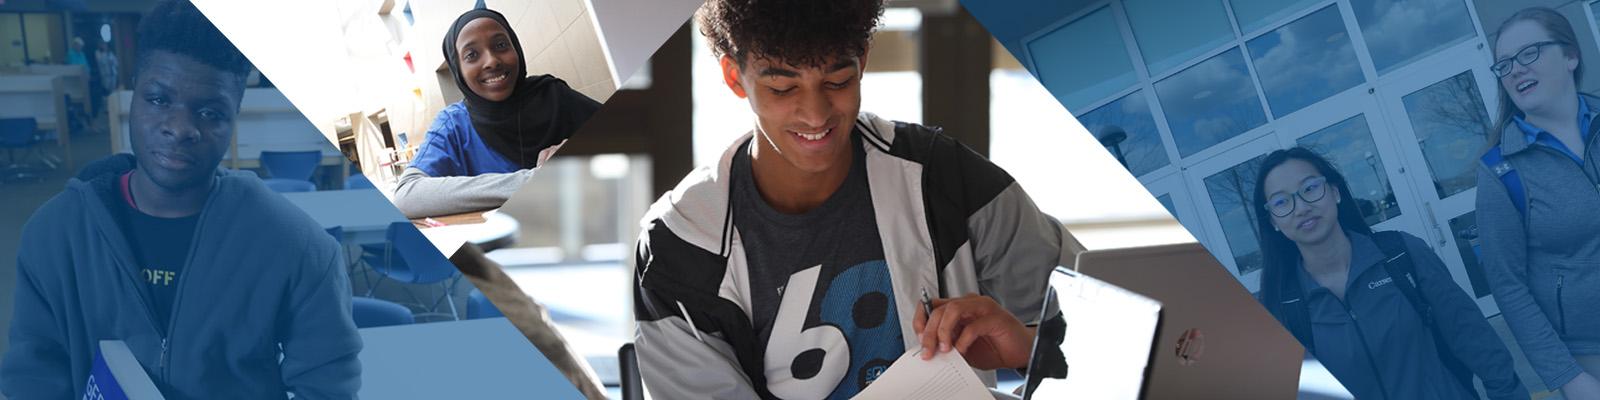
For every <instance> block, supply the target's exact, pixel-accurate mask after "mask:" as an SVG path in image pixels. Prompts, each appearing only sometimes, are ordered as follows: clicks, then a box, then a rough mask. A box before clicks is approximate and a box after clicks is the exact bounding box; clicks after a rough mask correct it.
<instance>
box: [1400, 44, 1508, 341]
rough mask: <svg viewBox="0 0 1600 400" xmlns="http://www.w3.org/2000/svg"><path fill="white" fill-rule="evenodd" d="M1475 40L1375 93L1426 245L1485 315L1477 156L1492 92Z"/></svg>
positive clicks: (1487, 300) (1488, 123)
mask: <svg viewBox="0 0 1600 400" xmlns="http://www.w3.org/2000/svg"><path fill="white" fill-rule="evenodd" d="M1489 58H1490V57H1489V54H1488V51H1487V50H1486V49H1484V47H1483V45H1482V42H1481V41H1478V40H1474V41H1469V42H1466V43H1461V44H1459V45H1456V46H1452V47H1450V48H1448V49H1446V50H1444V51H1441V52H1440V53H1439V54H1438V55H1436V56H1434V57H1430V58H1428V59H1426V60H1424V61H1422V62H1418V63H1417V64H1416V65H1413V66H1410V67H1408V68H1407V69H1405V70H1401V71H1396V73H1395V74H1392V75H1390V76H1388V77H1385V80H1384V82H1383V83H1381V84H1380V85H1379V87H1378V88H1377V95H1378V98H1379V99H1380V101H1381V102H1382V104H1383V109H1384V111H1385V113H1386V114H1388V115H1389V116H1390V118H1389V119H1388V125H1389V126H1388V127H1387V128H1388V129H1390V130H1391V131H1392V132H1393V133H1394V134H1392V135H1387V136H1388V139H1389V140H1392V141H1394V143H1393V147H1395V148H1396V149H1398V150H1399V151H1401V152H1402V153H1404V155H1405V157H1404V160H1405V164H1404V165H1403V166H1402V167H1403V170H1402V173H1401V174H1400V175H1397V176H1398V179H1404V180H1406V184H1404V185H1401V186H1404V187H1407V188H1409V190H1407V191H1408V192H1410V194H1411V195H1413V196H1415V197H1416V198H1417V201H1418V203H1419V204H1420V205H1421V207H1422V211H1423V214H1422V215H1423V217H1424V220H1425V221H1424V225H1425V227H1426V229H1425V230H1424V231H1423V232H1426V233H1427V235H1426V236H1424V235H1420V234H1419V235H1418V236H1421V237H1423V238H1424V239H1427V240H1428V244H1429V245H1430V246H1432V247H1433V248H1434V251H1435V252H1436V253H1438V254H1439V257H1440V258H1441V259H1443V260H1444V262H1445V265H1447V266H1448V267H1449V268H1450V273H1451V275H1452V276H1453V277H1454V278H1455V280H1456V283H1457V284H1459V285H1460V286H1461V287H1462V288H1463V289H1465V290H1466V291H1467V293H1468V294H1471V295H1472V296H1473V297H1474V298H1476V299H1477V301H1478V307H1479V308H1480V309H1482V310H1483V311H1484V314H1485V315H1493V314H1498V313H1499V308H1498V307H1497V306H1496V305H1495V304H1494V301H1493V298H1492V297H1490V290H1489V287H1488V284H1487V281H1486V280H1485V279H1484V274H1483V270H1482V268H1481V267H1479V265H1478V261H1477V247H1478V243H1477V239H1478V238H1477V223H1476V220H1475V214H1474V212H1473V211H1474V208H1475V202H1476V196H1477V165H1478V163H1479V161H1478V156H1479V155H1480V154H1482V151H1483V148H1484V141H1485V140H1486V137H1487V134H1488V131H1489V130H1490V129H1493V128H1492V125H1493V124H1494V121H1493V116H1492V115H1493V114H1492V113H1491V110H1494V109H1496V108H1494V107H1498V106H1497V105H1496V104H1495V97H1494V96H1496V95H1497V93H1498V92H1497V91H1496V88H1495V85H1496V82H1495V79H1494V75H1493V74H1491V73H1490V72H1489V70H1488V60H1489Z"/></svg>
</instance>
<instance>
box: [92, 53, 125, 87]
mask: <svg viewBox="0 0 1600 400" xmlns="http://www.w3.org/2000/svg"><path fill="white" fill-rule="evenodd" d="M94 60H95V65H96V66H98V67H100V88H101V89H105V93H111V92H115V91H117V86H118V84H119V83H118V82H117V68H120V67H121V65H120V64H119V63H118V62H117V53H116V52H115V51H112V50H111V44H110V43H106V42H100V47H99V48H97V49H95V52H94Z"/></svg>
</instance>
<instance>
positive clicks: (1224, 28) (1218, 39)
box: [1122, 0, 1233, 75]
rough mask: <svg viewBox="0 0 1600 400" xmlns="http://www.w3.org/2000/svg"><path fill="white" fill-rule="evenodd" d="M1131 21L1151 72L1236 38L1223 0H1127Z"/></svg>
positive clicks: (1134, 33) (1125, 4) (1178, 62)
mask: <svg viewBox="0 0 1600 400" xmlns="http://www.w3.org/2000/svg"><path fill="white" fill-rule="evenodd" d="M1122 7H1123V9H1124V10H1126V11H1127V12H1128V23H1129V25H1130V27H1131V28H1132V29H1133V38H1134V41H1135V42H1137V43H1139V54H1140V55H1142V56H1144V61H1145V66H1147V67H1149V68H1150V74H1151V75H1160V74H1161V73H1163V72H1165V71H1167V70H1170V69H1172V68H1173V67H1177V66H1178V65H1180V64H1183V63H1184V62H1185V61H1189V60H1191V59H1193V58H1195V57H1197V56H1199V55H1201V54H1204V53H1206V52H1209V51H1211V50H1216V49H1217V47H1218V46H1221V45H1222V44H1223V43H1226V42H1227V41H1229V40H1232V39H1233V27H1231V26H1229V25H1228V13H1227V11H1225V10H1223V8H1222V2H1220V1H1167V0H1126V1H1124V2H1123V3H1122Z"/></svg>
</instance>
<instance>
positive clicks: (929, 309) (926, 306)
mask: <svg viewBox="0 0 1600 400" xmlns="http://www.w3.org/2000/svg"><path fill="white" fill-rule="evenodd" d="M922 317H923V318H933V298H931V297H928V288H926V287H924V288H922Z"/></svg>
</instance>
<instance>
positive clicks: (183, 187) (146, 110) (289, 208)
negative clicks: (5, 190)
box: [0, 0, 362, 400]
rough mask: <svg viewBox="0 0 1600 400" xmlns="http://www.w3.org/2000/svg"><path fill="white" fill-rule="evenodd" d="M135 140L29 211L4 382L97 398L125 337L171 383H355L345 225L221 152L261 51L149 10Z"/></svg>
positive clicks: (303, 395)
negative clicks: (101, 351) (340, 233)
mask: <svg viewBox="0 0 1600 400" xmlns="http://www.w3.org/2000/svg"><path fill="white" fill-rule="evenodd" d="M138 35H139V36H138V38H139V48H138V50H137V53H135V54H136V58H135V61H134V67H135V72H134V80H133V87H132V89H133V101H132V104H131V105H130V106H129V109H128V128H129V140H130V144H131V147H132V150H133V154H116V155H112V156H109V157H106V158H103V159H100V160H98V161H95V162H93V163H91V164H89V165H88V166H86V167H84V168H83V170H82V171H80V172H79V173H78V175H77V177H76V178H74V179H71V180H69V181H68V182H67V185H66V189H65V190H63V191H62V192H61V193H60V194H59V195H56V196H55V197H54V198H52V199H50V200H49V201H48V202H46V203H45V204H44V205H42V206H40V207H39V209H38V210H36V211H35V212H34V214H33V216H32V217H31V218H30V219H29V220H28V222H27V224H26V225H25V226H24V227H23V229H22V236H21V240H20V243H19V245H18V248H19V249H20V250H19V251H18V254H17V276H16V282H17V286H16V290H15V292H14V293H12V295H13V296H14V302H13V304H12V307H13V309H12V312H13V314H12V315H13V320H12V321H11V324H10V326H11V328H10V336H9V338H10V347H9V348H8V349H7V351H6V353H5V355H4V359H3V360H0V361H3V362H0V394H4V396H5V397H7V398H10V399H13V400H31V399H77V398H85V397H84V393H85V387H86V384H87V383H88V381H89V376H90V371H91V368H92V367H91V366H92V364H93V360H94V357H95V354H96V352H97V349H98V348H99V347H98V342H99V341H101V340H120V341H122V342H124V343H125V344H126V345H127V346H128V348H129V349H130V350H131V351H132V353H133V356H134V358H136V359H137V360H138V363H139V366H141V367H143V369H144V372H145V373H146V374H147V375H149V377H150V379H151V380H152V381H153V382H154V383H155V385H156V388H157V390H159V391H161V392H162V394H163V395H164V396H165V397H166V398H169V399H270V398H277V399H283V398H285V397H286V396H287V395H289V394H293V396H294V398H296V399H308V400H314V399H350V398H354V397H355V395H356V391H357V389H358V388H359V387H360V385H361V379H360V374H361V364H360V362H359V360H358V359H357V354H358V353H359V352H360V351H361V346H362V343H361V337H360V336H358V335H357V333H356V327H355V322H354V321H353V320H352V319H351V315H350V314H351V309H350V307H351V305H350V281H349V278H348V277H346V275H345V265H344V257H343V255H342V254H341V250H340V247H339V244H338V242H336V241H335V240H334V238H333V237H331V236H329V235H328V234H327V233H326V232H324V231H323V229H322V227H321V226H320V225H318V224H317V223H316V222H315V221H313V220H312V219H311V217H309V216H307V215H306V214H305V212H304V211H301V210H300V209H299V208H298V207H296V206H294V205H293V204H291V203H289V201H288V200H286V199H284V198H283V197H282V196H281V195H278V194H277V193H274V192H272V191H271V190H269V189H267V187H266V185H264V184H262V182H261V179H259V178H257V177H256V176H255V175H254V174H251V173H249V172H241V171H233V170H225V169H218V165H219V164H220V163H221V162H222V158H223V155H224V154H226V153H227V151H228V149H229V145H230V143H232V140H231V139H232V137H233V132H234V129H235V126H236V121H235V118H236V117H237V116H238V114H239V105H240V101H241V99H242V98H243V96H244V75H245V73H246V72H247V71H248V70H249V62H248V61H246V60H245V57H244V55H243V54H240V53H239V50H238V49H236V48H234V46H233V44H232V43H230V42H229V41H228V39H227V38H226V37H224V36H223V35H222V32H220V31H218V30H217V28H216V27H215V26H213V25H212V24H211V22H210V21H209V20H207V19H206V17H205V15H202V14H201V13H200V11H199V10H198V9H196V8H195V6H194V5H193V4H190V3H189V2H188V1H183V0H168V1H162V2H159V3H157V4H156V5H155V8H154V9H153V10H152V11H150V12H149V14H148V15H146V16H145V17H144V18H143V19H142V20H141V21H140V25H139V31H138Z"/></svg>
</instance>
